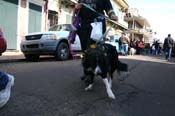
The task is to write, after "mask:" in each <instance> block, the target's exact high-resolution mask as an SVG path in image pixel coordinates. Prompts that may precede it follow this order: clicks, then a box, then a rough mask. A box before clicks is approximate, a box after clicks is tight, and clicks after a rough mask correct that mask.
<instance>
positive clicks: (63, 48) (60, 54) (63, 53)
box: [55, 42, 70, 60]
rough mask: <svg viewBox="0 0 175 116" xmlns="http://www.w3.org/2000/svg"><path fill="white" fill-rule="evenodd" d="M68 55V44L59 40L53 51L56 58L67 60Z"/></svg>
mask: <svg viewBox="0 0 175 116" xmlns="http://www.w3.org/2000/svg"><path fill="white" fill-rule="evenodd" d="M69 56H70V51H69V46H68V44H66V43H64V42H61V43H60V44H59V45H58V46H57V50H56V53H55V58H56V60H68V59H69Z"/></svg>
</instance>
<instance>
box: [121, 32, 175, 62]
mask: <svg viewBox="0 0 175 116" xmlns="http://www.w3.org/2000/svg"><path fill="white" fill-rule="evenodd" d="M119 46H120V47H119V48H120V49H119V53H120V54H121V55H125V56H126V55H134V54H149V55H165V58H166V59H170V58H171V57H172V56H173V57H175V42H174V40H173V38H172V37H171V34H168V36H167V37H166V38H165V40H164V42H163V43H161V42H160V40H156V39H155V40H154V41H153V42H152V43H145V42H144V41H143V39H138V40H133V39H129V37H128V36H127V35H126V34H125V33H122V35H121V37H120V39H119Z"/></svg>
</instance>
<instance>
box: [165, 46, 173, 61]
mask: <svg viewBox="0 0 175 116" xmlns="http://www.w3.org/2000/svg"><path fill="white" fill-rule="evenodd" d="M171 52H172V48H171V47H167V48H166V49H165V57H166V59H170V58H171Z"/></svg>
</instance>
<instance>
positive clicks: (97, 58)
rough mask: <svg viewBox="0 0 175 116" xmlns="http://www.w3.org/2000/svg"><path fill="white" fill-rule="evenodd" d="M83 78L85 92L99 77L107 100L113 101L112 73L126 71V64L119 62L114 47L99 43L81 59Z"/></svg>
mask: <svg viewBox="0 0 175 116" xmlns="http://www.w3.org/2000/svg"><path fill="white" fill-rule="evenodd" d="M82 65H83V70H84V78H83V79H85V82H86V84H87V87H86V88H85V90H91V89H92V87H93V80H94V77H95V76H96V75H100V76H101V77H102V79H103V82H104V84H105V86H106V91H107V94H108V96H109V98H112V99H115V95H114V94H113V92H112V90H111V88H112V79H113V73H114V71H115V70H117V71H118V72H120V71H128V66H127V64H124V63H122V62H120V61H119V58H118V53H117V50H116V48H115V47H114V46H112V45H110V44H106V43H100V44H97V45H94V46H93V47H91V48H89V49H88V50H87V51H86V52H85V54H84V57H83V59H82Z"/></svg>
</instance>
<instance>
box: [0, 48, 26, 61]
mask: <svg viewBox="0 0 175 116" xmlns="http://www.w3.org/2000/svg"><path fill="white" fill-rule="evenodd" d="M23 59H24V55H23V54H22V52H19V51H6V52H4V53H2V55H1V56H0V63H6V62H12V61H20V60H23Z"/></svg>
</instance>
